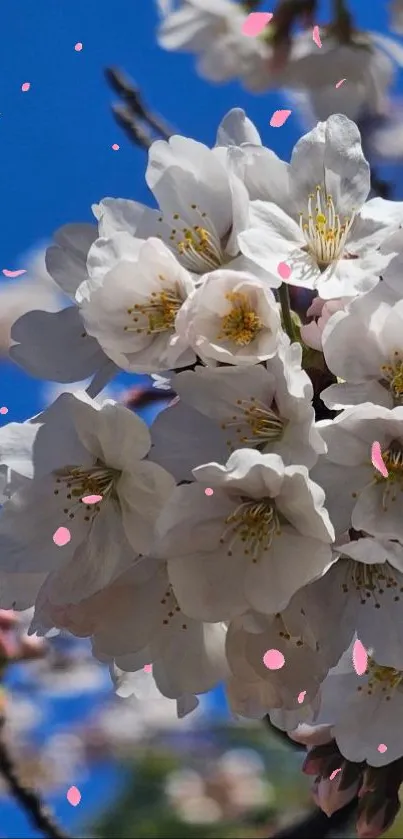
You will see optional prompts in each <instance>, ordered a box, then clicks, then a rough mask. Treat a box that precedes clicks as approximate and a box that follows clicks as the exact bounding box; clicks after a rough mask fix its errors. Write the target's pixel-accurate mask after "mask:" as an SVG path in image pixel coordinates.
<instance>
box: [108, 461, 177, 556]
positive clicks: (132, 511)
mask: <svg viewBox="0 0 403 839" xmlns="http://www.w3.org/2000/svg"><path fill="white" fill-rule="evenodd" d="M174 487H175V480H174V478H173V477H172V475H170V474H169V473H168V472H166V471H165V469H163V468H162V467H161V466H158V465H157V464H156V463H151V462H150V461H148V462H146V461H144V462H139V463H138V464H136V466H135V468H134V469H132V471H128V470H127V471H124V472H123V473H122V476H121V478H120V479H119V481H118V484H117V492H118V495H119V500H120V506H121V512H122V518H123V526H124V529H125V532H126V534H127V537H128V539H129V541H130V543H131V545H132V546H133V548H134V550H136V551H137V552H138V553H141V554H147V553H149V551H150V549H151V546H152V544H153V540H154V531H155V524H156V520H157V517H158V515H159V513H160V512H161V509H162V507H163V505H164V504H165V503H166V502H167V501H168V498H169V497H170V495H171V493H172V491H173V490H174Z"/></svg>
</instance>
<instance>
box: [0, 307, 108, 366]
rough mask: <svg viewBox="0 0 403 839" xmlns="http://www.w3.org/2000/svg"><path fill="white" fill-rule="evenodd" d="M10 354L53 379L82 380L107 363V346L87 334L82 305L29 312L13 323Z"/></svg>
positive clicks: (21, 362) (21, 363) (17, 361)
mask: <svg viewBox="0 0 403 839" xmlns="http://www.w3.org/2000/svg"><path fill="white" fill-rule="evenodd" d="M11 337H12V339H13V341H16V342H17V343H16V344H15V345H14V346H13V347H11V349H10V357H11V358H12V360H13V361H15V362H16V363H17V364H20V365H21V367H23V369H24V370H25V371H26V372H27V373H29V374H30V375H31V376H36V377H38V378H40V379H46V380H48V381H52V382H79V381H82V380H83V379H87V378H88V377H89V376H91V375H92V374H93V373H95V372H96V371H97V370H99V369H100V368H101V367H102V365H103V364H104V363H105V361H106V358H105V354H104V352H103V350H102V349H101V347H100V346H99V344H98V341H96V340H95V338H91V337H90V336H89V335H87V334H86V331H85V328H84V324H83V321H82V318H81V316H80V313H79V311H78V309H77V308H76V307H75V306H69V307H68V308H67V309H62V310H61V311H60V312H40V311H37V312H36V311H33V312H27V314H25V315H23V316H22V317H21V318H19V319H18V320H17V321H16V322H15V323H14V325H13V327H12V331H11Z"/></svg>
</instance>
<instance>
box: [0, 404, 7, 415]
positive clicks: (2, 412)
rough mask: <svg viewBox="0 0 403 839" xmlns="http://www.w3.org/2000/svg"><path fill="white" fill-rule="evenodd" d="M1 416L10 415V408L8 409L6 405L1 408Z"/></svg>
mask: <svg viewBox="0 0 403 839" xmlns="http://www.w3.org/2000/svg"><path fill="white" fill-rule="evenodd" d="M0 414H8V408H6V406H5V405H3V407H2V408H0Z"/></svg>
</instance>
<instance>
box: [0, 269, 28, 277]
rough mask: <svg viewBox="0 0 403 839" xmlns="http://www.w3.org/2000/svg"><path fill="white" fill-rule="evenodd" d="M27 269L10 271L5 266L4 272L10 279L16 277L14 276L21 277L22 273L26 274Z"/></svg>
mask: <svg viewBox="0 0 403 839" xmlns="http://www.w3.org/2000/svg"><path fill="white" fill-rule="evenodd" d="M26 273H27V272H26V270H25V269H23V268H22V269H20V270H19V271H9V270H8V268H3V274H4V276H5V277H9V278H10V279H14V277H20V276H21V274H26Z"/></svg>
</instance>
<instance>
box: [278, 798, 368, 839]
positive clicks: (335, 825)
mask: <svg viewBox="0 0 403 839" xmlns="http://www.w3.org/2000/svg"><path fill="white" fill-rule="evenodd" d="M357 802H358V799H357V798H355V799H354V800H353V801H350V803H349V804H346V806H345V807H342V809H341V810H337V811H336V812H335V813H333V815H332V816H330V817H328V816H326V814H325V813H323V812H322V810H319V807H317V808H315V810H313V811H312V812H311V813H309V815H308V816H306V817H305V819H302V820H301V821H300V822H298V823H297V824H293V825H291V826H290V827H285V828H284V830H280V831H279V832H278V833H275V834H274V836H273V839H325V837H326V836H330V834H331V833H333V832H334V831H336V830H337V831H340V830H345V829H346V828H347V827H348V825H349V823H350V821H351V820H352V819H353V818H354V816H355V814H356V812H357Z"/></svg>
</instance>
